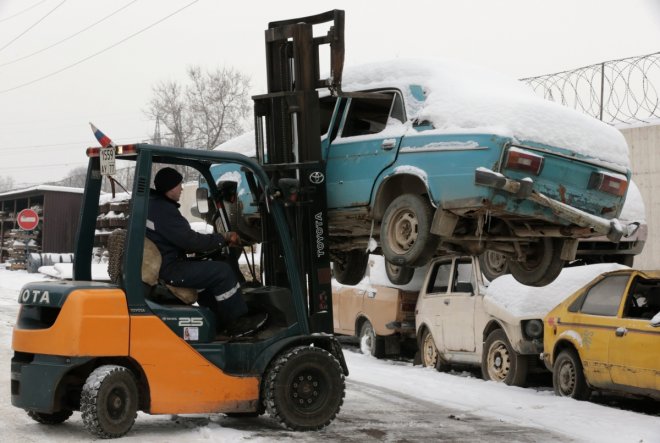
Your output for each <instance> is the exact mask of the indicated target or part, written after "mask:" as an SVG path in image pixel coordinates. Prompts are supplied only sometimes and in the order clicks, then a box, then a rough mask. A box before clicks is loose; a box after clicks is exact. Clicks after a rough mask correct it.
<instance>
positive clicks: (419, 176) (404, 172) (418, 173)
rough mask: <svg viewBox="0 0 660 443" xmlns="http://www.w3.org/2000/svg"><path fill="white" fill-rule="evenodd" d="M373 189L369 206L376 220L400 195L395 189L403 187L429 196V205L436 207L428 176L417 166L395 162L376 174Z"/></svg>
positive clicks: (435, 199)
mask: <svg viewBox="0 0 660 443" xmlns="http://www.w3.org/2000/svg"><path fill="white" fill-rule="evenodd" d="M374 189H375V191H374V193H373V195H372V197H371V203H370V208H371V212H372V215H373V217H374V218H375V219H376V220H380V219H381V218H382V217H383V214H384V213H385V210H386V209H387V206H388V205H389V204H390V202H391V201H392V200H394V199H395V198H396V197H398V196H399V195H401V193H400V192H398V193H396V191H395V190H398V191H400V190H401V189H405V190H406V192H410V193H414V194H418V195H424V194H426V195H427V196H428V197H429V203H430V204H431V206H433V207H437V203H436V201H437V198H436V197H435V196H434V195H433V193H432V191H431V189H429V186H428V176H427V174H426V172H425V171H424V170H423V169H421V168H419V167H418V166H413V165H399V164H396V163H395V164H394V165H392V166H390V167H388V168H386V169H385V170H384V171H383V172H382V173H381V174H380V175H379V176H378V178H377V179H376V183H375V184H374Z"/></svg>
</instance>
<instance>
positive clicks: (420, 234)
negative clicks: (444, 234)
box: [380, 194, 440, 267]
mask: <svg viewBox="0 0 660 443" xmlns="http://www.w3.org/2000/svg"><path fill="white" fill-rule="evenodd" d="M432 219H433V208H432V207H431V205H429V203H428V201H427V200H425V199H424V198H422V197H421V196H419V195H416V194H403V195H400V196H398V197H397V198H395V199H394V200H393V201H392V203H390V205H389V206H388V207H387V209H386V210H385V214H384V215H383V221H382V223H381V225H380V243H381V248H382V249H383V256H384V257H385V259H386V260H387V261H388V262H390V263H392V264H394V265H397V266H407V267H418V266H423V265H425V264H426V263H427V262H428V261H429V260H430V259H431V257H433V254H434V253H435V250H436V249H437V247H438V242H439V240H440V239H439V237H438V236H437V235H433V234H431V222H432Z"/></svg>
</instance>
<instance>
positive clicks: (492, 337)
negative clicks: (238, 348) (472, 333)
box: [481, 329, 528, 386]
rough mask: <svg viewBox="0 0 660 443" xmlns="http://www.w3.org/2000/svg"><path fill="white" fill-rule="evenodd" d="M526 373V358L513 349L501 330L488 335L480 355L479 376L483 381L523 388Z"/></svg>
mask: <svg viewBox="0 0 660 443" xmlns="http://www.w3.org/2000/svg"><path fill="white" fill-rule="evenodd" d="M527 372H528V364H527V357H526V356H524V355H520V354H518V353H517V352H516V351H515V350H514V349H513V347H512V346H511V343H509V339H508V338H507V337H506V334H505V333H504V331H503V330H501V329H497V330H495V331H493V332H491V333H490V334H488V337H487V338H486V342H485V343H484V350H483V353H482V355H481V376H482V377H483V379H484V380H493V381H498V382H504V383H505V384H507V385H510V386H524V385H525V382H526V381H527Z"/></svg>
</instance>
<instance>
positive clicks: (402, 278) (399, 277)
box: [385, 260, 415, 285]
mask: <svg viewBox="0 0 660 443" xmlns="http://www.w3.org/2000/svg"><path fill="white" fill-rule="evenodd" d="M385 273H386V274H387V278H389V279H390V282H391V283H392V284H395V285H407V284H408V283H410V280H412V278H413V275H415V268H409V267H407V266H397V265H393V264H392V263H390V262H388V261H387V260H385Z"/></svg>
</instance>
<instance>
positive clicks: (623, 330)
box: [614, 327, 628, 337]
mask: <svg viewBox="0 0 660 443" xmlns="http://www.w3.org/2000/svg"><path fill="white" fill-rule="evenodd" d="M626 332H628V330H627V329H626V328H623V327H621V328H616V331H615V332H614V334H615V335H616V336H617V337H623V336H624V335H626Z"/></svg>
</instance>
